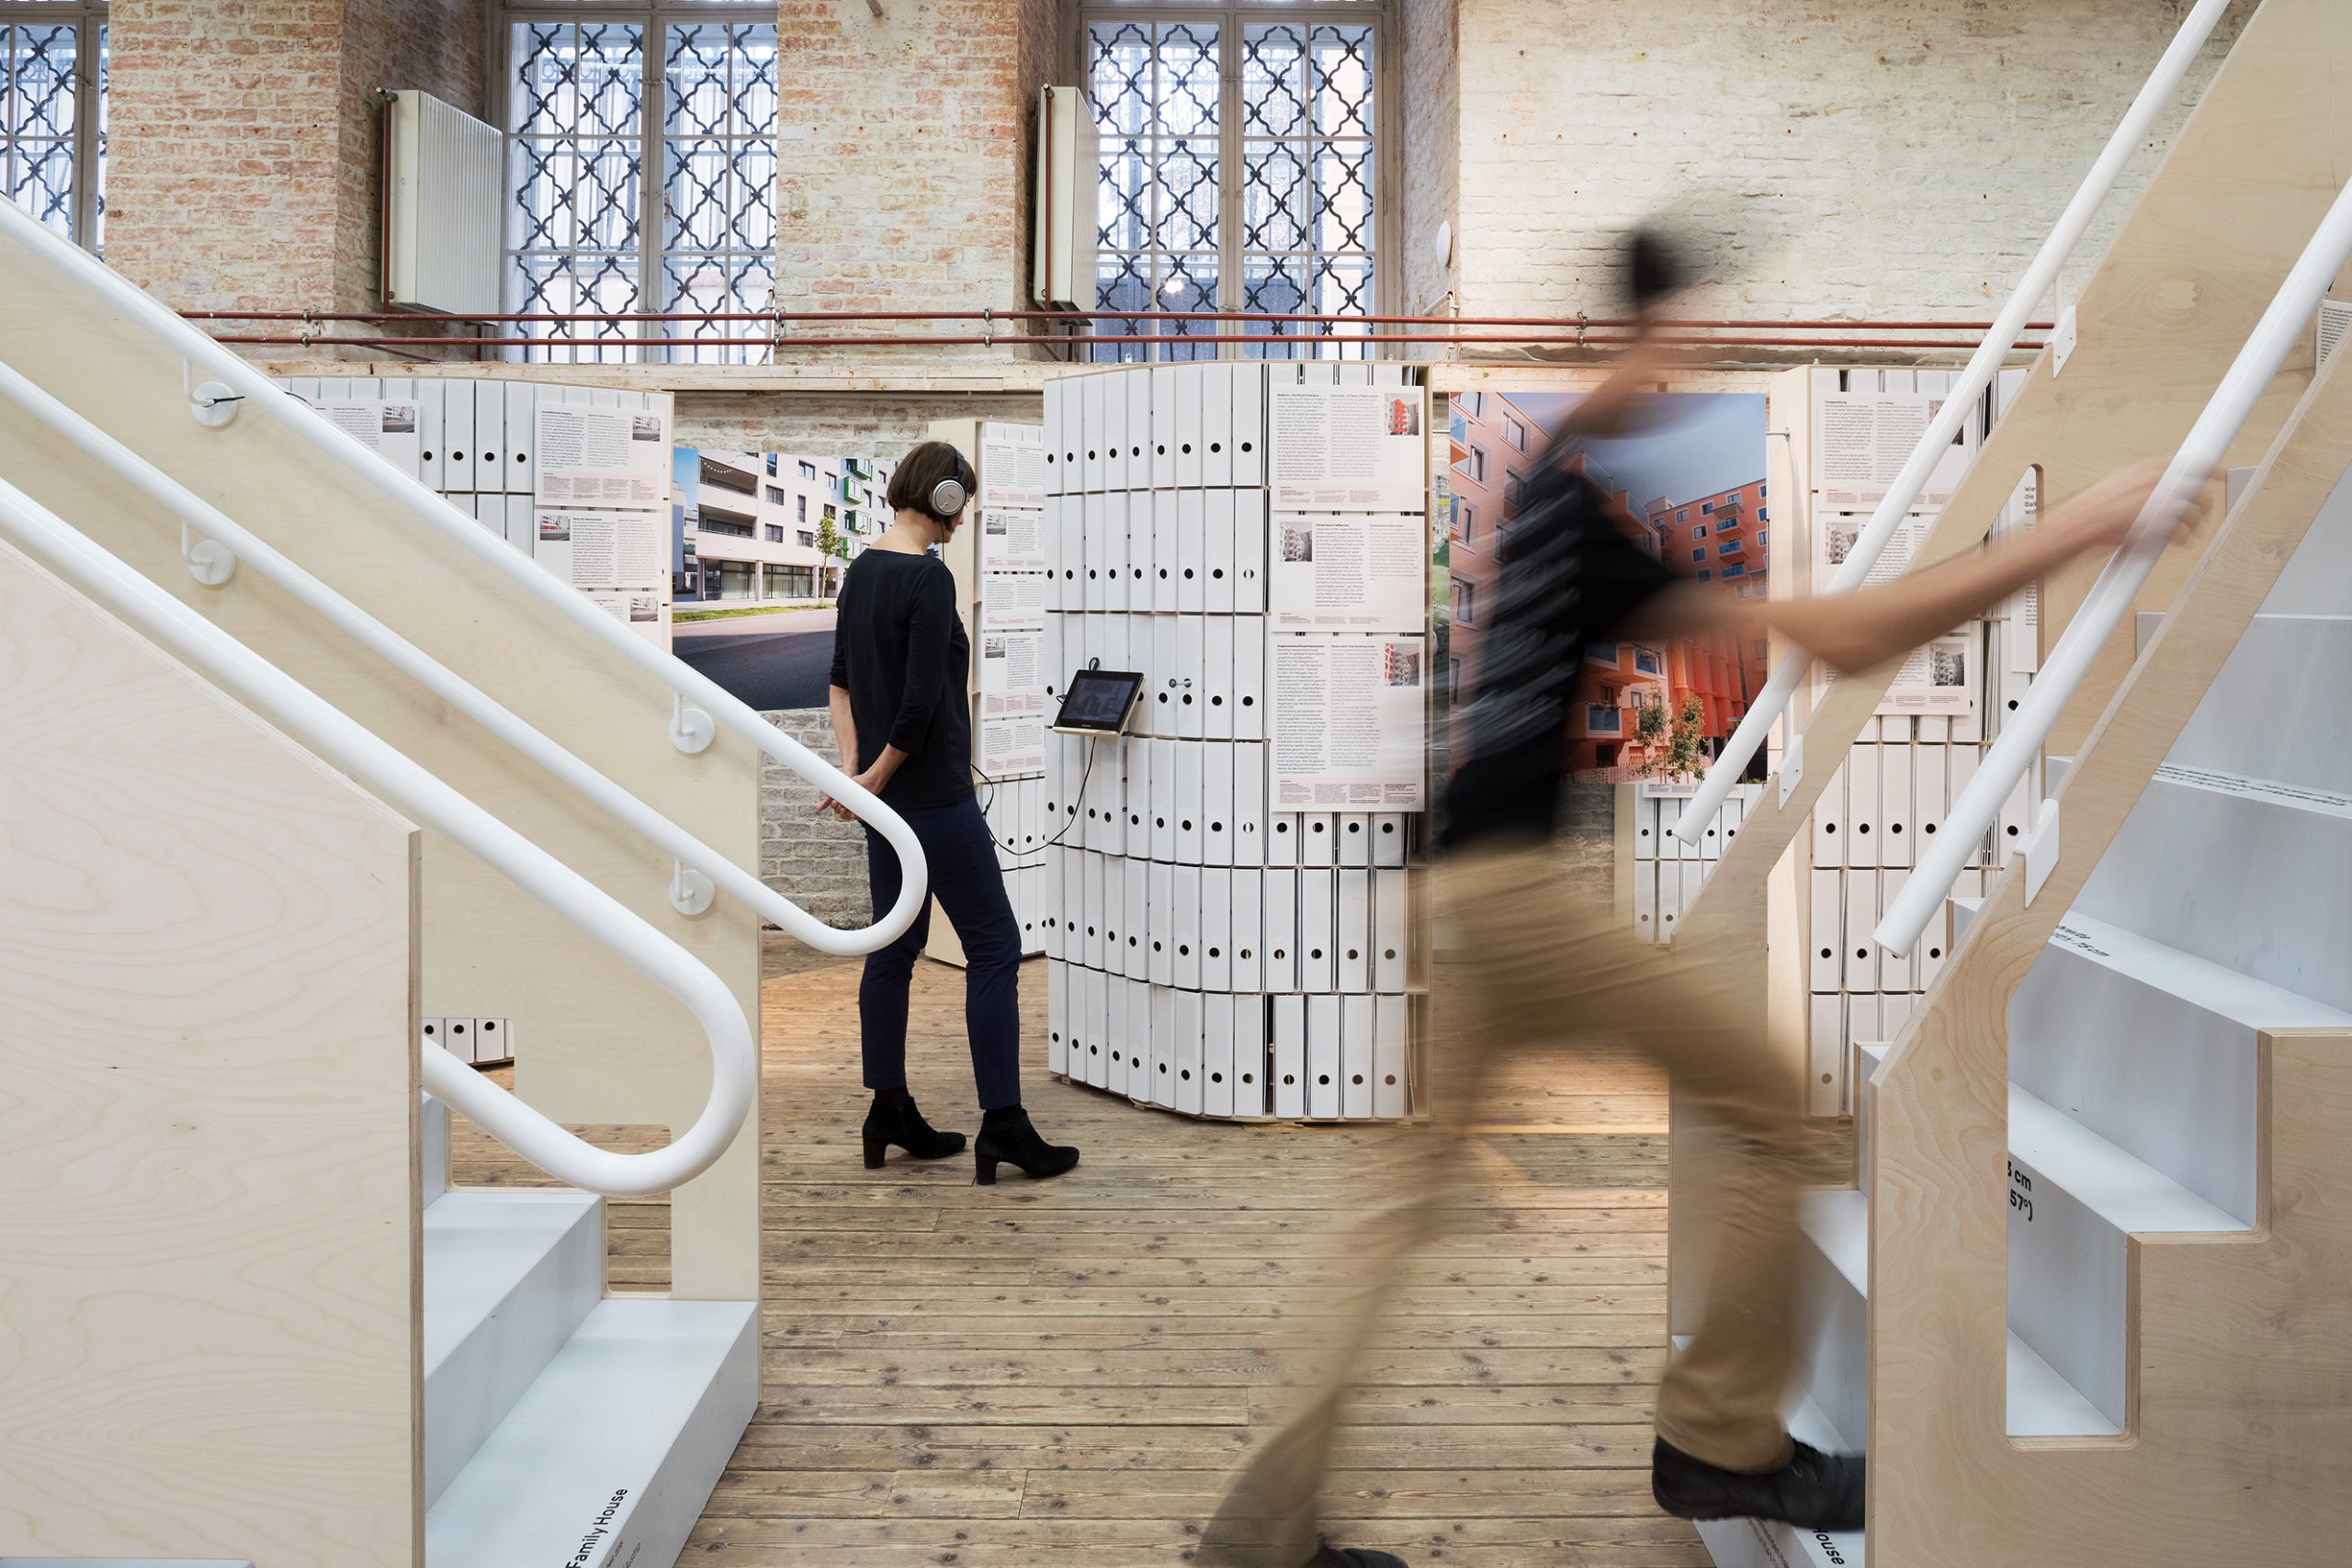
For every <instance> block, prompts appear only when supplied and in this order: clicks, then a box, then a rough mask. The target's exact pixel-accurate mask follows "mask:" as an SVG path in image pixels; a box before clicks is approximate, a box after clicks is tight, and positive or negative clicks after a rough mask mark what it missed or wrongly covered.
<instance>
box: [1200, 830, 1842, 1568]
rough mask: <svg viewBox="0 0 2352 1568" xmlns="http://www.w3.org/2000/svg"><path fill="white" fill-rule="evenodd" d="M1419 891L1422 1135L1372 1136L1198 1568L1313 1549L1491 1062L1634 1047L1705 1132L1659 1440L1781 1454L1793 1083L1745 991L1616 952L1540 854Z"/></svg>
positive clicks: (1456, 1173) (1749, 1461)
mask: <svg viewBox="0 0 2352 1568" xmlns="http://www.w3.org/2000/svg"><path fill="white" fill-rule="evenodd" d="M1437 894H1438V916H1439V919H1440V920H1441V921H1442V922H1443V923H1444V925H1445V929H1446V931H1447V935H1448V944H1449V955H1448V961H1447V962H1446V963H1445V964H1442V965H1441V966H1440V972H1439V982H1440V989H1439V994H1438V995H1437V996H1436V997H1435V998H1433V1009H1432V1015H1433V1016H1432V1022H1433V1031H1432V1032H1433V1036H1434V1037H1433V1039H1432V1041H1431V1044H1430V1050H1429V1052H1428V1053H1427V1057H1426V1060H1427V1064H1428V1074H1429V1079H1430V1081H1429V1082H1428V1083H1427V1084H1426V1085H1425V1089H1426V1090H1427V1091H1428V1092H1427V1094H1426V1095H1425V1098H1424V1103H1425V1104H1427V1105H1428V1106H1429V1108H1430V1111H1431V1112H1432V1116H1433V1120H1432V1123H1431V1125H1430V1126H1427V1127H1423V1128H1417V1129H1411V1130H1407V1131H1403V1132H1400V1133H1399V1134H1397V1136H1396V1137H1395V1138H1393V1139H1384V1140H1382V1147H1381V1148H1380V1150H1379V1151H1378V1154H1377V1156H1376V1161H1377V1163H1376V1164H1375V1165H1374V1166H1372V1167H1371V1168H1368V1169H1367V1171H1366V1172H1365V1173H1364V1174H1365V1181H1366V1186H1365V1202H1364V1208H1363V1213H1364V1215H1365V1217H1364V1218H1363V1219H1362V1220H1360V1221H1356V1222H1352V1223H1351V1224H1350V1225H1349V1226H1348V1228H1347V1233H1346V1235H1344V1237H1342V1238H1341V1246H1340V1249H1339V1250H1338V1251H1337V1253H1336V1256H1338V1257H1340V1258H1344V1259H1345V1264H1344V1273H1345V1276H1346V1278H1347V1279H1348V1280H1349V1283H1348V1284H1347V1285H1346V1286H1345V1287H1344V1288H1342V1289H1340V1291H1339V1292H1338V1293H1337V1299H1335V1300H1333V1301H1330V1302H1327V1303H1324V1304H1323V1306H1322V1307H1321V1314H1322V1315H1323V1316H1324V1317H1325V1318H1328V1320H1329V1324H1330V1335H1329V1339H1328V1340H1327V1341H1326V1344H1327V1345H1329V1359H1328V1361H1327V1362H1326V1364H1324V1365H1323V1366H1322V1367H1321V1369H1320V1370H1319V1371H1318V1373H1317V1376H1315V1377H1314V1378H1313V1379H1312V1380H1311V1381H1310V1382H1308V1383H1307V1384H1306V1389H1307V1391H1308V1392H1307V1393H1306V1397H1305V1398H1304V1400H1303V1403H1302V1404H1301V1405H1300V1407H1299V1409H1298V1410H1297V1412H1296V1414H1295V1416H1293V1417H1292V1418H1291V1420H1290V1421H1289V1423H1288V1424H1287V1425H1286V1426H1284V1427H1283V1428H1282V1430H1281V1431H1279V1432H1278V1433H1276V1434H1275V1435H1274V1437H1272V1438H1271V1439H1269V1440H1268V1441H1267V1443H1266V1444H1265V1446H1264V1447H1263V1448H1261V1450H1259V1452H1258V1453H1257V1454H1256V1455H1255V1456H1254V1457H1253V1458H1252V1460H1251V1461H1250V1464H1249V1466H1248V1467H1247V1469H1246V1470H1245V1471H1244V1472H1242V1474H1241V1476H1240V1478H1239V1479H1238V1481H1237V1482H1236V1483H1235V1484H1234V1486H1233V1487H1232V1489H1231V1490H1230V1491H1229V1492H1228V1493H1227V1495H1226V1498H1225V1500H1224V1502H1223V1503H1222V1505H1221V1506H1219V1508H1218V1511H1217V1514H1216V1517H1215V1518H1214V1519H1213V1520H1211V1522H1210V1524H1209V1526H1208V1528H1207V1529H1206V1530H1204V1533H1203V1540H1202V1551H1201V1554H1200V1561H1201V1562H1204V1563H1209V1564H1212V1565H1214V1568H1300V1565H1301V1564H1303V1563H1305V1562H1306V1561H1307V1560H1308V1559H1309V1558H1310V1557H1312V1556H1313V1555H1314V1554H1315V1551H1316V1550H1317V1540H1318V1536H1319V1529H1318V1524H1319V1506H1318V1505H1319V1499H1320V1494H1321V1491H1322V1484H1323V1477H1324V1472H1325V1471H1326V1470H1327V1469H1328V1467H1329V1462H1330V1451H1331V1447H1332V1443H1333V1439H1334V1438H1335V1436H1336V1433H1337V1429H1338V1427H1340V1422H1341V1418H1342V1416H1343V1415H1344V1412H1345V1405H1346V1402H1347V1397H1348V1393H1349V1390H1350V1388H1351V1384H1352V1382H1353V1372H1354V1368H1355V1365H1356V1363H1357V1362H1358V1360H1359V1359H1361V1357H1362V1355H1363V1350H1364V1348H1365V1346H1366V1344H1367V1342H1368V1341H1369V1339H1370V1337H1371V1336H1372V1333H1373V1331H1374V1328H1375V1326H1376V1325H1377V1322H1378V1319H1379V1317H1380V1314H1381V1313H1382V1311H1383V1310H1384V1309H1385V1306H1386V1304H1387V1303H1388V1301H1389V1299H1390V1298H1391V1296H1392V1295H1393V1294H1394V1293H1395V1292H1396V1290H1397V1285H1398V1280H1399V1277H1400V1276H1401V1274H1402V1273H1403V1270H1404V1269H1405V1266H1406V1265H1407V1263H1408V1261H1409V1260H1410V1258H1411V1257H1412V1255H1413V1254H1414V1253H1416V1252H1418V1251H1419V1250H1420V1249H1421V1248H1422V1247H1424V1246H1426V1245H1427V1244H1428V1243H1429V1242H1430V1240H1431V1239H1433V1238H1434V1237H1435V1236H1436V1235H1439V1233H1440V1232H1441V1231H1442V1229H1443V1228H1444V1226H1445V1224H1446V1221H1447V1219H1448V1217H1449V1215H1450V1213H1452V1211H1453V1206H1454V1204H1455V1203H1456V1202H1457V1201H1459V1198H1460V1195H1461V1190H1462V1189H1463V1188H1464V1186H1466V1185H1468V1172H1467V1170H1466V1167H1467V1165H1468V1164H1469V1150H1468V1149H1467V1148H1466V1147H1465V1146H1464V1145H1465V1143H1466V1141H1467V1139H1468V1138H1469V1136H1470V1135H1471V1134H1472V1133H1473V1132H1474V1130H1475V1128H1476V1126H1477V1124H1478V1123H1479V1122H1483V1121H1486V1120H1487V1119H1488V1118H1487V1105H1488V1096H1489V1092H1490V1089H1491V1088H1492V1085H1493V1080H1494V1077H1495V1069H1496V1067H1497V1066H1498V1065H1500V1064H1501V1063H1502V1062H1503V1061H1504V1060H1505V1059H1506V1058H1524V1057H1527V1056H1529V1055H1537V1054H1540V1055H1542V1056H1543V1058H1544V1059H1545V1060H1546V1061H1554V1062H1557V1063H1558V1064H1559V1065H1560V1066H1561V1068H1562V1070H1563V1073H1564V1074H1572V1073H1573V1072H1574V1070H1575V1065H1576V1062H1577V1055H1578V1052H1579V1051H1580V1050H1581V1049H1583V1048H1585V1047H1588V1046H1589V1045H1591V1044H1593V1043H1602V1042H1610V1043H1615V1042H1628V1043H1634V1044H1635V1045H1637V1046H1639V1047H1640V1048H1641V1049H1642V1050H1643V1051H1644V1052H1645V1053H1646V1054H1647V1055H1649V1056H1650V1057H1651V1058H1652V1059H1653V1060H1655V1061H1657V1062H1658V1063H1659V1064H1661V1065H1662V1066H1665V1067H1666V1068H1667V1070H1668V1073H1669V1074H1670V1075H1671V1076H1672V1077H1673V1078H1674V1080H1675V1083H1676V1087H1677V1089H1678V1091H1679V1094H1680V1095H1681V1096H1682V1099H1683V1101H1684V1103H1686V1104H1690V1103H1695V1104H1697V1105H1698V1106H1699V1107H1700V1108H1702V1110H1703V1111H1704V1112H1705V1113H1706V1114H1707V1115H1708V1117H1709V1118H1710V1119H1711V1120H1712V1121H1713V1122H1714V1123H1716V1124H1717V1125H1718V1126H1720V1128H1721V1129H1722V1130H1723V1133H1724V1137H1723V1138H1722V1139H1721V1140H1719V1141H1718V1144H1719V1147H1720V1149H1721V1153H1720V1155H1719V1156H1715V1158H1714V1159H1713V1162H1712V1163H1711V1164H1710V1165H1709V1166H1708V1167H1707V1168H1702V1169H1701V1170H1699V1171H1694V1172H1683V1171H1678V1172H1677V1177H1678V1179H1679V1180H1684V1181H1686V1182H1688V1183H1689V1187H1688V1189H1686V1190H1684V1191H1681V1192H1678V1193H1677V1194H1676V1198H1677V1201H1689V1202H1696V1203H1698V1204H1700V1205H1702V1212H1706V1213H1715V1214H1719V1215H1720V1216H1721V1222H1722V1229H1721V1235H1720V1238H1719V1241H1718V1245H1717V1251H1716V1255H1715V1258H1714V1259H1713V1273H1712V1276H1711V1281H1712V1282H1711V1285H1710V1288H1709V1292H1708V1297H1707V1304H1706V1317H1705V1321H1704V1323H1703V1325H1702V1327H1701V1328H1700V1330H1699V1332H1698V1333H1697V1335H1696V1336H1694V1337H1692V1339H1691V1343H1690V1345H1689V1347H1688V1348H1685V1349H1684V1350H1683V1351H1682V1352H1681V1353H1680V1354H1679V1355H1677V1356H1675V1357H1674V1358H1673V1359H1671V1360H1670V1361H1669V1362H1668V1366H1667V1371H1666V1375H1665V1379H1664V1381H1663V1382H1662V1383H1661V1385H1660V1387H1659V1389H1658V1398H1657V1431H1658V1435H1659V1436H1660V1437H1661V1438H1665V1439H1666V1441H1668V1442H1669V1443H1671V1444H1673V1445H1674V1446H1675V1447H1676V1448H1679V1449H1681V1450H1684V1451H1685V1452H1688V1453H1691V1454H1695V1455H1697V1456H1698V1457H1699V1458H1701V1459H1703V1460H1706V1461H1710V1462H1711V1463H1714V1464H1719V1465H1723V1466H1724V1467H1726V1468H1729V1469H1733V1470H1739V1471H1748V1472H1762V1471H1767V1470H1772V1469H1776V1468H1778V1467H1779V1466H1780V1465H1781V1464H1782V1463H1783V1462H1785V1461H1786V1460H1787V1457H1788V1453H1789V1439H1788V1437H1787V1434H1786V1432H1785V1431H1784V1429H1783V1428H1782V1427H1781V1419H1780V1415H1779V1409H1778V1407H1779V1404H1780V1400H1781V1393H1782V1391H1783V1389H1784V1387H1785V1386H1786V1384H1787V1382H1788V1378H1789V1361H1790V1346H1789V1335H1790V1324H1789V1316H1790V1308H1791V1296H1792V1288H1793V1287H1792V1281H1793V1277H1794V1272H1795V1265H1796V1215H1795V1202H1796V1193H1797V1189H1798V1185H1799V1182H1800V1180H1801V1166H1800V1159H1801V1157H1802V1147H1801V1143H1800V1132H1801V1124H1802V1123H1801V1112H1800V1109H1799V1107H1800V1105H1801V1100H1800V1095H1799V1086H1798V1084H1797V1081H1796V1078H1795V1076H1794V1074H1793V1073H1792V1070H1791V1069H1790V1068H1789V1067H1788V1066H1784V1065H1783V1064H1781V1062H1779V1061H1776V1060H1775V1059H1774V1058H1773V1057H1772V1055H1771V1054H1770V1051H1769V1050H1768V1049H1767V1047H1766V1045H1765V1043H1764V1041H1763V1040H1762V1038H1761V1037H1760V1035H1759V1033H1758V1031H1757V1029H1756V1028H1755V1026H1754V1023H1753V1020H1754V1019H1755V1018H1757V1017H1758V1016H1760V1012H1761V1001H1762V998H1735V997H1734V996H1732V995H1731V994H1729V993H1730V978H1729V975H1728V973H1727V970H1728V966H1727V965H1725V964H1716V963H1711V962H1708V961H1707V960H1706V958H1705V956H1704V955H1703V954H1694V953H1678V954H1677V955H1675V956H1674V958H1672V959H1671V960H1669V959H1668V955H1667V953H1665V952H1664V950H1662V949H1659V948H1657V947H1655V946H1651V945H1649V944H1646V943H1643V942H1636V941H1635V940H1634V934H1633V933H1632V932H1631V931H1627V930H1623V929H1622V928H1620V927H1619V926H1618V925H1617V924H1616V921H1615V919H1614V915H1613V911H1611V909H1610V908H1606V907H1599V908H1596V907H1593V906H1592V905H1591V904H1590V903H1589V901H1587V900H1584V899H1581V898H1579V897H1577V896H1576V895H1575V894H1573V893H1572V892H1570V891H1569V889H1568V887H1567V886H1566V881H1565V878H1564V877H1563V874H1562V868H1561V866H1560V864H1559V863H1558V861H1557V859H1556V858H1555V853H1554V852H1553V850H1552V848H1551V846H1550V845H1548V844H1532V843H1531V844H1524V845H1514V846H1512V847H1510V848H1497V849H1488V850H1481V851H1476V852H1468V853H1464V854H1460V855H1457V856H1455V857H1453V858H1452V859H1449V860H1448V861H1446V862H1444V863H1442V864H1441V865H1440V866H1439V867H1438V870H1437ZM1740 1001H1745V1002H1747V1004H1748V1006H1747V1008H1745V1009H1743V1008H1741V1007H1739V1006H1737V1005H1736V1003H1738V1002H1740ZM1662 1326H1663V1325H1661V1327H1662Z"/></svg>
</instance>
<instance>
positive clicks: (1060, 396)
mask: <svg viewBox="0 0 2352 1568" xmlns="http://www.w3.org/2000/svg"><path fill="white" fill-rule="evenodd" d="M1069 385H1070V384H1069V380H1068V379H1067V378H1058V377H1057V378H1053V379H1050V380H1048V381H1046V385H1045V388H1044V392H1045V397H1044V403H1045V411H1046V412H1045V421H1044V431H1043V434H1044V436H1045V445H1046V500H1047V505H1048V507H1049V508H1050V506H1051V504H1052V500H1053V498H1054V497H1056V496H1059V495H1062V494H1064V493H1065V492H1067V491H1069V485H1068V484H1067V483H1065V482H1064V481H1065V480H1066V479H1068V478H1069V457H1067V456H1066V454H1067V451H1068V448H1069V439H1068V436H1069V415H1068V414H1067V413H1066V412H1064V411H1065V409H1066V407H1067V404H1066V401H1065V400H1067V399H1068V397H1069Z"/></svg>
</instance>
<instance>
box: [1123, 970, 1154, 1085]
mask: <svg viewBox="0 0 2352 1568" xmlns="http://www.w3.org/2000/svg"><path fill="white" fill-rule="evenodd" d="M1154 994H1155V993H1154V992H1153V990H1152V988H1151V987H1149V986H1147V985H1145V984H1144V983H1143V982H1142V981H1140V980H1136V981H1133V982H1130V983H1129V985H1128V987H1127V1028H1126V1034H1125V1040H1124V1042H1123V1043H1122V1045H1121V1054H1122V1056H1123V1058H1124V1059H1123V1061H1122V1062H1121V1064H1120V1065H1121V1066H1123V1067H1124V1068H1125V1077H1126V1081H1125V1084H1124V1085H1123V1086H1122V1092H1124V1093H1126V1094H1129V1095H1138V1094H1142V1093H1144V1092H1145V1091H1146V1090H1147V1089H1148V1088H1149V1080H1150V1077H1151V1028H1152V1019H1151V998H1152V997H1153V995H1154Z"/></svg>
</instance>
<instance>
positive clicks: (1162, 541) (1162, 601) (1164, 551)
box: [1151, 490, 1183, 615]
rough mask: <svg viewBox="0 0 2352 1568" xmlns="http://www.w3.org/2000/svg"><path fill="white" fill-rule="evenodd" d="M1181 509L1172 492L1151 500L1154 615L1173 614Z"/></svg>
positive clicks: (1179, 548)
mask: <svg viewBox="0 0 2352 1568" xmlns="http://www.w3.org/2000/svg"><path fill="white" fill-rule="evenodd" d="M1181 515H1182V509H1181V507H1180V505H1179V503H1178V496H1177V493H1176V492H1175V491H1172V490H1161V491H1153V492H1152V497H1151V608H1152V612H1153V614H1155V615H1174V614H1175V613H1176V566H1177V560H1176V558H1177V556H1178V555H1179V553H1181V551H1182V548H1183V545H1182V537H1183V533H1182V524H1181V523H1180V521H1179V519H1180V517H1181Z"/></svg>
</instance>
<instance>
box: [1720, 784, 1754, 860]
mask: <svg viewBox="0 0 2352 1568" xmlns="http://www.w3.org/2000/svg"><path fill="white" fill-rule="evenodd" d="M1748 787H1750V786H1747V785H1742V786H1740V788H1739V789H1735V790H1734V791H1733V792H1732V793H1731V794H1729V795H1725V796H1724V808H1723V811H1722V813H1721V814H1720V818H1719V820H1721V822H1722V823H1723V829H1724V849H1725V850H1729V849H1730V848H1731V841H1732V840H1734V839H1736V838H1738V837H1739V829H1740V828H1741V827H1742V826H1743V825H1744V824H1745V823H1746V822H1747V795H1744V794H1743V793H1741V791H1742V790H1744V789H1746V788H1748Z"/></svg>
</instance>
